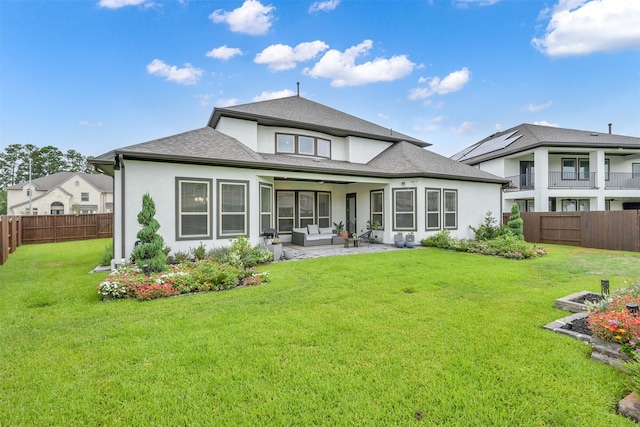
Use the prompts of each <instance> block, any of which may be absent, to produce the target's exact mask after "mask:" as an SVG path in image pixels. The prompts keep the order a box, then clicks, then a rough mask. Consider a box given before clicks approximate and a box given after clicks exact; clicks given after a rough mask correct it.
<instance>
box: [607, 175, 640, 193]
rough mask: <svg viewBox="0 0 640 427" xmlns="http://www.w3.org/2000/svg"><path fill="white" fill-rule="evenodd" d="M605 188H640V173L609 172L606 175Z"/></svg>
mask: <svg viewBox="0 0 640 427" xmlns="http://www.w3.org/2000/svg"><path fill="white" fill-rule="evenodd" d="M604 188H608V189H623V190H624V189H634V190H638V189H640V175H638V174H633V173H627V172H609V173H608V174H607V176H606V177H605V183H604Z"/></svg>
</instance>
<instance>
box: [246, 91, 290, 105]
mask: <svg viewBox="0 0 640 427" xmlns="http://www.w3.org/2000/svg"><path fill="white" fill-rule="evenodd" d="M295 94H296V93H295V92H294V91H292V90H289V89H284V90H281V91H277V92H262V93H261V94H260V95H258V96H254V97H253V99H252V101H253V102H258V101H268V100H270V99H278V98H285V97H287V96H293V95H295Z"/></svg>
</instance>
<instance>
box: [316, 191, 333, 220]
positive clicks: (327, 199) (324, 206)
mask: <svg viewBox="0 0 640 427" xmlns="http://www.w3.org/2000/svg"><path fill="white" fill-rule="evenodd" d="M318 227H331V193H318Z"/></svg>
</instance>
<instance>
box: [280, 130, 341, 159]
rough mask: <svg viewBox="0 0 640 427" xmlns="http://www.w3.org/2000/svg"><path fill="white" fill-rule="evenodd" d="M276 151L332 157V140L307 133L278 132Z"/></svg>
mask: <svg viewBox="0 0 640 427" xmlns="http://www.w3.org/2000/svg"><path fill="white" fill-rule="evenodd" d="M276 153H284V154H302V155H305V156H318V157H327V158H330V157H331V141H329V140H328V139H323V138H316V137H313V136H305V135H291V134H285V133H277V134H276Z"/></svg>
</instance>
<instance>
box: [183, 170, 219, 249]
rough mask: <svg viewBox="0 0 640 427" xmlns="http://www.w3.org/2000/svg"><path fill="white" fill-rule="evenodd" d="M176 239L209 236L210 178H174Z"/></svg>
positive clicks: (205, 237)
mask: <svg viewBox="0 0 640 427" xmlns="http://www.w3.org/2000/svg"><path fill="white" fill-rule="evenodd" d="M176 198H177V203H176V211H177V212H176V239H177V240H189V239H203V238H204V239H207V238H211V202H210V201H211V180H210V179H190V178H176Z"/></svg>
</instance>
